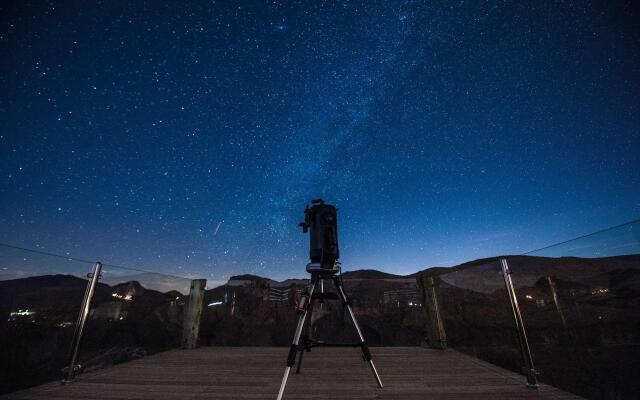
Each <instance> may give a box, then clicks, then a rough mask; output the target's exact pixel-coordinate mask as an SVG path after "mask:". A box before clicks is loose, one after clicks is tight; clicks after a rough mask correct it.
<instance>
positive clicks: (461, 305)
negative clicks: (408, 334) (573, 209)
mask: <svg viewBox="0 0 640 400" xmlns="http://www.w3.org/2000/svg"><path fill="white" fill-rule="evenodd" d="M435 279H436V293H437V296H438V303H439V306H440V313H441V316H442V320H443V326H444V331H445V333H446V339H447V344H448V346H449V347H451V348H454V349H456V350H458V351H462V352H464V353H467V354H470V355H473V356H475V357H477V358H480V359H482V360H484V361H488V362H491V363H493V364H496V365H499V366H501V367H505V368H509V369H511V370H514V371H520V369H521V366H522V363H521V358H520V352H519V344H518V338H517V333H516V330H515V325H514V319H513V313H512V310H511V304H510V301H509V297H508V294H507V290H506V286H505V281H504V277H503V275H502V269H501V266H500V263H499V260H493V261H490V262H485V263H482V264H480V265H477V264H475V265H474V264H468V265H465V266H464V267H463V269H458V270H456V271H453V272H449V273H445V274H441V275H439V276H437V277H435Z"/></svg>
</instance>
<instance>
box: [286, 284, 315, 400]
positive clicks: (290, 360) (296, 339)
mask: <svg viewBox="0 0 640 400" xmlns="http://www.w3.org/2000/svg"><path fill="white" fill-rule="evenodd" d="M317 282H318V277H317V276H316V275H315V274H313V275H311V280H310V281H309V285H308V286H307V293H308V296H309V300H308V302H307V304H304V305H302V307H300V308H299V310H300V312H301V314H300V317H299V318H298V326H297V327H296V332H295V334H294V335H293V343H291V348H289V356H288V357H287V367H286V368H285V369H284V376H283V377H282V383H281V384H280V390H279V391H278V398H277V399H278V400H282V395H283V394H284V388H285V387H286V386H287V379H289V373H290V372H291V367H293V365H294V364H295V363H296V353H297V352H298V344H300V335H301V334H302V328H303V327H304V321H305V319H306V317H307V310H308V309H309V304H310V303H311V298H312V297H313V290H314V289H315V287H316V283H317Z"/></svg>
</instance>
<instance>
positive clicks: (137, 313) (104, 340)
mask: <svg viewBox="0 0 640 400" xmlns="http://www.w3.org/2000/svg"><path fill="white" fill-rule="evenodd" d="M99 282H100V283H99V284H98V287H97V288H96V292H95V295H94V298H93V302H92V307H91V311H90V313H89V320H88V322H87V327H86V331H85V336H84V339H83V343H82V349H81V353H80V357H79V363H80V365H81V366H82V368H83V370H84V371H88V370H94V369H98V368H102V367H107V366H110V365H113V364H117V363H121V362H125V361H129V360H132V359H135V358H139V357H143V356H145V355H149V354H153V353H157V352H159V351H164V350H169V349H172V348H177V347H180V344H181V338H182V323H183V318H184V315H183V313H184V308H185V303H186V301H187V300H188V295H189V288H190V283H191V280H190V279H187V278H181V277H176V276H171V275H166V274H159V273H155V272H146V271H140V270H132V269H128V268H120V267H116V266H111V265H108V264H105V265H104V266H103V268H102V274H101V277H100V281H99Z"/></svg>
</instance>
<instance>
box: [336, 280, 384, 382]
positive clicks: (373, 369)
mask: <svg viewBox="0 0 640 400" xmlns="http://www.w3.org/2000/svg"><path fill="white" fill-rule="evenodd" d="M333 283H335V285H336V289H338V294H339V295H340V298H341V299H342V302H343V303H344V306H345V307H346V308H347V311H348V312H349V317H351V322H353V326H355V328H356V331H357V332H358V337H359V338H360V348H362V355H363V356H364V358H365V360H367V363H368V364H369V367H370V368H371V372H373V377H374V378H375V380H376V383H377V384H378V387H379V388H380V389H382V381H381V380H380V375H378V370H376V366H375V364H374V363H373V360H372V358H371V351H369V346H367V343H366V342H365V341H364V336H363V335H362V331H361V330H360V325H358V321H356V316H355V315H354V314H353V310H352V309H351V304H350V303H349V298H348V297H347V294H346V293H345V291H344V288H343V287H342V281H341V280H340V278H338V277H337V276H334V277H333Z"/></svg>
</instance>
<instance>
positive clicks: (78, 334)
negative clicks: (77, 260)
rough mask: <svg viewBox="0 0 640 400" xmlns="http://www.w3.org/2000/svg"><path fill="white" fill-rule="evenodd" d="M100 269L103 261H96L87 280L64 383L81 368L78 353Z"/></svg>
mask: <svg viewBox="0 0 640 400" xmlns="http://www.w3.org/2000/svg"><path fill="white" fill-rule="evenodd" d="M100 271H102V263H101V262H99V261H98V262H96V263H95V265H94V266H93V272H91V273H89V274H88V275H87V278H89V281H88V282H87V288H86V289H85V292H84V298H83V299H82V306H81V307H80V313H79V314H78V320H77V321H76V328H75V331H74V332H73V340H72V342H71V354H70V355H69V366H68V367H67V371H66V373H65V374H64V378H63V379H62V383H69V382H72V381H73V378H74V377H75V375H76V372H77V371H78V370H79V369H80V365H78V355H79V354H80V345H81V343H82V335H83V333H84V327H85V325H86V323H87V317H88V315H89V310H90V309H91V299H92V298H93V294H94V293H95V290H96V285H97V284H98V279H100Z"/></svg>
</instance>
